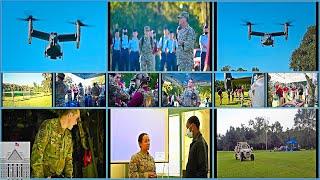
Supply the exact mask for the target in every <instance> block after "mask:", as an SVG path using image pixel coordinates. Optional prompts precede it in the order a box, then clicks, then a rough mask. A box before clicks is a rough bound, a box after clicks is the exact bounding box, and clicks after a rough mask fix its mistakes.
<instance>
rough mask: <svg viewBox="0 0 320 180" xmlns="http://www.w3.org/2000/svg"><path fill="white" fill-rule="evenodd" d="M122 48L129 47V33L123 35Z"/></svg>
mask: <svg viewBox="0 0 320 180" xmlns="http://www.w3.org/2000/svg"><path fill="white" fill-rule="evenodd" d="M121 48H123V49H127V48H129V38H128V36H127V35H122V42H121Z"/></svg>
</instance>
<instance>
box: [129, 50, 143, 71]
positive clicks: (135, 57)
mask: <svg viewBox="0 0 320 180" xmlns="http://www.w3.org/2000/svg"><path fill="white" fill-rule="evenodd" d="M129 57H130V71H140V63H139V52H132V51H131V52H130V56H129Z"/></svg>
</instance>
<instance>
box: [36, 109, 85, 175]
mask: <svg viewBox="0 0 320 180" xmlns="http://www.w3.org/2000/svg"><path fill="white" fill-rule="evenodd" d="M78 121H80V110H77V109H73V110H64V111H62V113H61V115H60V117H59V118H55V119H48V120H45V121H44V122H42V124H41V126H40V128H39V131H38V133H37V135H36V138H35V141H34V144H33V147H32V153H31V169H32V177H35V178H51V177H52V178H54V177H72V176H73V163H72V152H73V143H72V136H71V129H72V128H73V126H74V125H76V124H77V123H78Z"/></svg>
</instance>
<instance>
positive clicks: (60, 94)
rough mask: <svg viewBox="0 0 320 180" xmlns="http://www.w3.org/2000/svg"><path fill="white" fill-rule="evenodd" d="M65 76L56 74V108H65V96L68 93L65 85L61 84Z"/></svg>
mask: <svg viewBox="0 0 320 180" xmlns="http://www.w3.org/2000/svg"><path fill="white" fill-rule="evenodd" d="M64 77H65V75H64V74H63V73H58V75H57V78H58V80H57V81H56V88H55V89H56V90H55V91H56V107H64V106H65V96H66V94H67V91H68V87H67V85H66V84H65V83H64V82H63V80H64Z"/></svg>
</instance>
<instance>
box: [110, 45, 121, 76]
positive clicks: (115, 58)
mask: <svg viewBox="0 0 320 180" xmlns="http://www.w3.org/2000/svg"><path fill="white" fill-rule="evenodd" d="M119 62H120V50H113V52H112V66H111V67H112V68H111V70H112V71H115V70H116V67H117V66H118V69H119V66H120V65H119Z"/></svg>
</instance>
